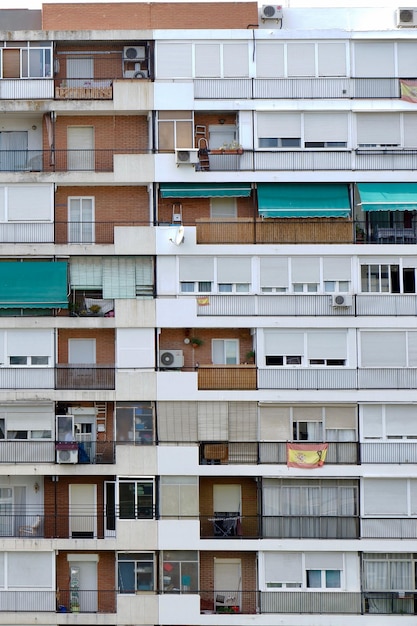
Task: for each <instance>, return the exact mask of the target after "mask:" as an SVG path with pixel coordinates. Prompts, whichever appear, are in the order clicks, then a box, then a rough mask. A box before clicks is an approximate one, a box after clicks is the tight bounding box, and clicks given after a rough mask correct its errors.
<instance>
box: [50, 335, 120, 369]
mask: <svg viewBox="0 0 417 626" xmlns="http://www.w3.org/2000/svg"><path fill="white" fill-rule="evenodd" d="M69 339H95V340H96V363H98V364H101V365H112V364H114V363H115V358H116V357H115V334H114V329H113V328H100V329H69V328H60V329H59V331H58V363H68V340H69Z"/></svg>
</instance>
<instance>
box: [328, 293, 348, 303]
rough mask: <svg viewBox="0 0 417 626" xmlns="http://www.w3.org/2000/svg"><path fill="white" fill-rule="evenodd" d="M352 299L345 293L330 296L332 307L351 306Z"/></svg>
mask: <svg viewBox="0 0 417 626" xmlns="http://www.w3.org/2000/svg"><path fill="white" fill-rule="evenodd" d="M352 304H353V297H352V296H351V295H350V294H347V293H335V294H333V296H332V306H352Z"/></svg>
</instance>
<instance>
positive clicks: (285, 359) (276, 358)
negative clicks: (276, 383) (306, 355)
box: [265, 355, 302, 365]
mask: <svg viewBox="0 0 417 626" xmlns="http://www.w3.org/2000/svg"><path fill="white" fill-rule="evenodd" d="M265 361H266V365H302V356H301V355H297V356H295V355H291V356H290V355H282V356H280V355H273V356H266V357H265Z"/></svg>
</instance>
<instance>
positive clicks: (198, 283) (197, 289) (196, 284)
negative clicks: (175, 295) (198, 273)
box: [180, 280, 213, 295]
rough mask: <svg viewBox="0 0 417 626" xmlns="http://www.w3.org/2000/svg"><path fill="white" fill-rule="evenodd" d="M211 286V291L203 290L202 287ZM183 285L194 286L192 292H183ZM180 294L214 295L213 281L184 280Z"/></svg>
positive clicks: (181, 283) (181, 282)
mask: <svg viewBox="0 0 417 626" xmlns="http://www.w3.org/2000/svg"><path fill="white" fill-rule="evenodd" d="M204 283H206V284H210V289H209V290H207V289H201V287H202V286H203V284H204ZM183 285H190V286H192V290H190V291H183V290H182V286H183ZM180 293H181V294H182V295H184V294H187V293H191V294H193V293H213V281H211V280H194V281H193V280H182V281H180Z"/></svg>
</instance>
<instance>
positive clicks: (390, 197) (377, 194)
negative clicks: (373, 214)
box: [358, 183, 417, 211]
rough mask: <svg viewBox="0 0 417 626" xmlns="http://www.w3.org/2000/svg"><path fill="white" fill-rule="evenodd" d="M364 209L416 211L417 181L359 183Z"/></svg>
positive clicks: (361, 204)
mask: <svg viewBox="0 0 417 626" xmlns="http://www.w3.org/2000/svg"><path fill="white" fill-rule="evenodd" d="M358 190H359V195H360V198H361V201H360V203H359V205H360V206H361V207H362V211H416V210H417V183H360V184H358Z"/></svg>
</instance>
